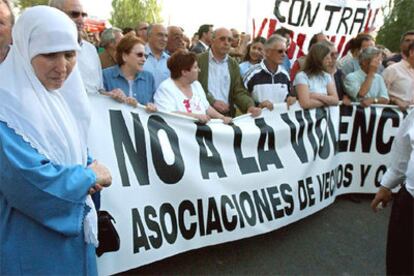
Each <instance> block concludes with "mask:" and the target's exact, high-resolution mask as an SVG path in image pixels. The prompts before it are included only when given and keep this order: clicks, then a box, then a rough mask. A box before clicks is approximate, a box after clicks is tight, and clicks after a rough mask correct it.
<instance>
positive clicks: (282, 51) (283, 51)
mask: <svg viewBox="0 0 414 276" xmlns="http://www.w3.org/2000/svg"><path fill="white" fill-rule="evenodd" d="M270 50H271V51H275V52H276V53H278V54H286V53H287V51H286V50H283V49H270Z"/></svg>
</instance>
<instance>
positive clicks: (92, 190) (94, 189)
mask: <svg viewBox="0 0 414 276" xmlns="http://www.w3.org/2000/svg"><path fill="white" fill-rule="evenodd" d="M102 189H103V187H102V186H101V185H99V184H95V186H93V187H91V188H89V194H90V195H93V194H94V193H97V192H100V191H102Z"/></svg>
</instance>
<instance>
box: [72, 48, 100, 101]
mask: <svg viewBox="0 0 414 276" xmlns="http://www.w3.org/2000/svg"><path fill="white" fill-rule="evenodd" d="M77 61H78V67H79V71H80V73H81V77H82V80H83V83H84V85H85V90H86V92H87V93H89V94H97V93H98V90H99V89H103V77H102V66H101V61H100V59H99V56H98V52H97V51H96V48H95V46H93V45H92V44H91V43H89V42H88V41H85V40H82V46H81V51H80V53H79V57H78V59H77Z"/></svg>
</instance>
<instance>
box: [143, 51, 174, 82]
mask: <svg viewBox="0 0 414 276" xmlns="http://www.w3.org/2000/svg"><path fill="white" fill-rule="evenodd" d="M145 55H146V57H147V60H146V61H145V64H144V71H148V72H150V73H151V74H152V76H153V77H154V80H155V90H156V89H157V88H158V86H160V84H161V82H163V81H164V80H166V79H168V78H169V77H170V70H169V69H168V67H167V60H168V58H169V57H170V56H169V55H168V54H167V53H166V52H162V54H161V57H160V59H157V58H156V57H155V56H154V54H153V53H152V51H151V48H150V47H148V45H147V46H146V47H145Z"/></svg>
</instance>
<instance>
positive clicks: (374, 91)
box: [344, 69, 388, 101]
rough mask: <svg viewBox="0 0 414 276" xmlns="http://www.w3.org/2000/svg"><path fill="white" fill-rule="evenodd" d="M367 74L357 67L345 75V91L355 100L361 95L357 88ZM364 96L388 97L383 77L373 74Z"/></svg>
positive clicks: (359, 87)
mask: <svg viewBox="0 0 414 276" xmlns="http://www.w3.org/2000/svg"><path fill="white" fill-rule="evenodd" d="M366 77H367V74H365V72H364V71H362V69H359V70H357V71H355V72H353V73H350V74H348V75H347V76H346V77H345V81H344V86H345V90H346V93H347V94H348V95H349V96H350V97H351V99H352V100H354V101H357V100H359V99H360V98H361V97H359V96H358V92H359V89H361V85H362V84H363V83H364V81H365V79H366ZM364 98H385V99H388V91H387V88H386V87H385V82H384V79H383V78H382V77H381V75H379V74H375V75H374V79H373V80H372V83H371V87H370V88H369V91H368V93H367V94H366V95H365V97H364Z"/></svg>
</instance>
